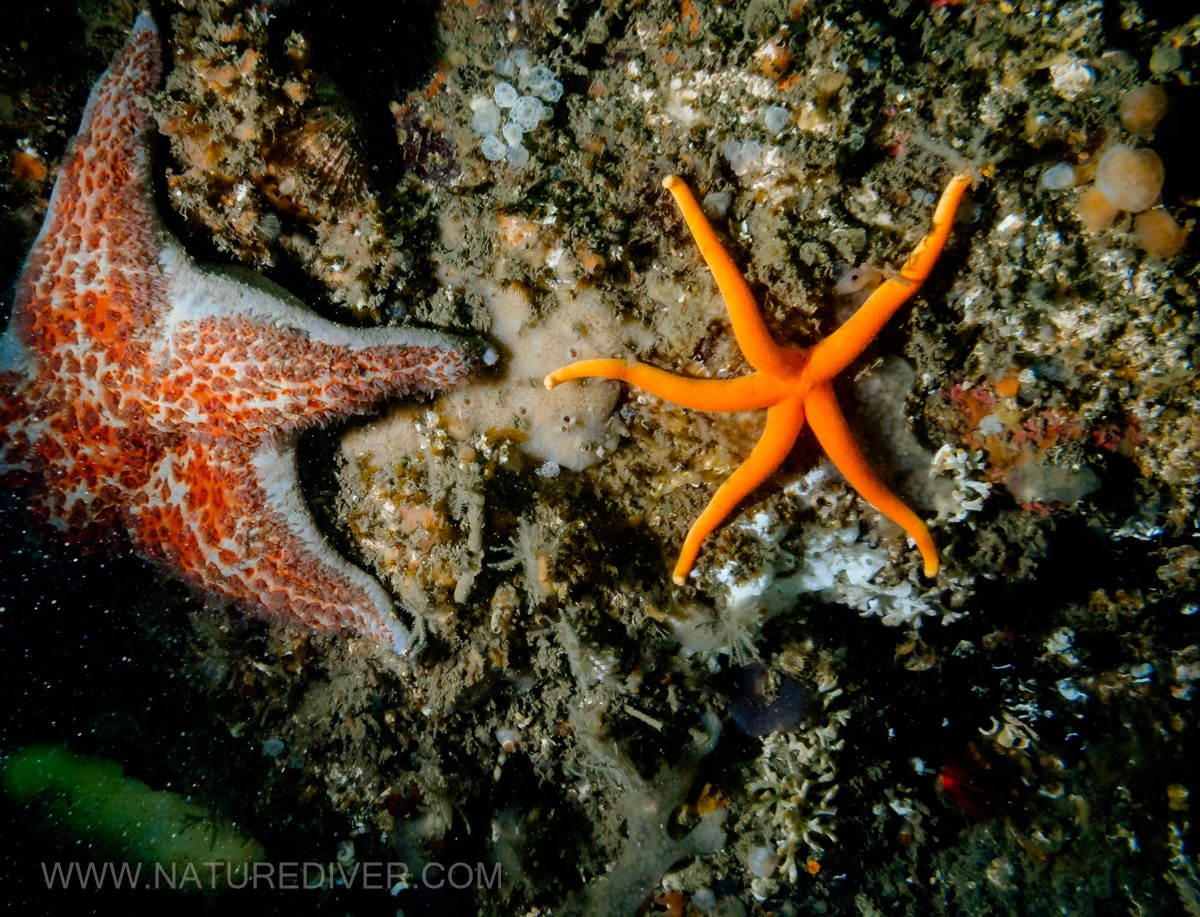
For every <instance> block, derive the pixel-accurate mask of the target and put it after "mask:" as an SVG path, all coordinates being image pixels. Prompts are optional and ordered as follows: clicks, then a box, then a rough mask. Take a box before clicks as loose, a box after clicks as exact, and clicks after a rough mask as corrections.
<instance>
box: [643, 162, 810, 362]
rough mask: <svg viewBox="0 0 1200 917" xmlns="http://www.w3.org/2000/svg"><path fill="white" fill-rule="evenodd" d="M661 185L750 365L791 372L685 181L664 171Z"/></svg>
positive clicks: (783, 351) (723, 247) (733, 265)
mask: <svg viewBox="0 0 1200 917" xmlns="http://www.w3.org/2000/svg"><path fill="white" fill-rule="evenodd" d="M663 187H664V188H666V189H667V190H668V191H670V192H671V195H672V196H673V197H674V198H675V203H676V204H678V205H679V212H680V213H681V214H683V219H684V221H685V222H686V223H687V225H688V229H689V230H691V233H692V238H693V239H695V240H696V245H698V246H699V247H700V255H701V257H703V258H704V263H705V264H707V265H708V267H709V270H711V271H712V275H713V279H715V280H716V281H717V289H719V290H720V291H721V297H722V298H723V299H724V300H725V307H726V308H727V309H728V310H729V320H730V322H732V324H733V334H734V337H736V338H737V342H738V346H739V347H741V349H742V353H743V354H745V356H746V359H747V360H748V361H749V363H750V365H751V366H753V367H754V368H755V369H757V370H759V371H760V372H764V373H769V374H771V375H774V376H785V375H787V374H788V373H791V372H794V371H795V369H796V367H795V366H794V365H793V363H792V361H790V360H789V359H788V356H787V352H786V351H785V350H783V349H782V348H780V347H779V345H777V344H776V343H775V341H774V340H773V339H772V338H771V335H770V332H768V331H767V326H766V323H765V322H763V320H762V315H761V314H760V313H759V310H758V303H757V302H755V301H754V294H753V293H751V292H750V286H749V285H748V284H747V283H746V281H745V279H744V278H743V277H742V272H741V271H739V270H738V268H737V265H736V264H734V263H733V259H732V258H730V257H729V252H727V251H726V250H725V246H724V245H722V244H721V240H720V239H718V238H717V234H716V233H715V232H713V228H712V226H711V225H710V224H709V222H708V218H707V217H706V216H705V215H704V211H703V210H702V209H701V208H700V204H699V203H697V201H696V198H695V197H694V196H693V195H692V191H691V189H690V188H688V186H687V183H686V182H685V181H684V180H683V179H682V178H680V177H679V176H678V175H668V176H667V177H666V178H664V179H663Z"/></svg>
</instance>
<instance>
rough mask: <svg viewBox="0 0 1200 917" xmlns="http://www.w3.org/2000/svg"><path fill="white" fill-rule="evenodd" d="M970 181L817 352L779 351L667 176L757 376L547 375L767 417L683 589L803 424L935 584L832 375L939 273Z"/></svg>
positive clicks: (566, 370)
mask: <svg viewBox="0 0 1200 917" xmlns="http://www.w3.org/2000/svg"><path fill="white" fill-rule="evenodd" d="M970 184H971V177H970V175H965V174H963V175H956V176H955V177H954V178H953V179H951V181H950V183H949V184H948V185H947V186H946V190H945V191H944V192H942V197H941V200H940V201H938V205H937V209H936V210H935V211H934V214H933V228H932V229H931V230H930V231H929V234H928V235H926V236H925V237H924V238H923V239H922V240H921V241H920V242H919V243H918V244H917V247H916V249H915V250H914V251H913V253H912V255H911V256H909V259H908V261H906V262H905V264H904V266H903V267H902V268H901V269H900V274H899V277H896V278H892V279H888V280H886V281H884V283H883V284H881V285H880V287H879V288H878V289H877V290H875V292H874V293H872V294H871V297H870V298H869V299H868V300H867V301H866V302H865V303H863V305H862V308H860V309H859V310H858V311H857V312H856V313H855V314H854V315H853V316H852V317H851V318H850V319H849V321H847V322H846V323H845V324H844V325H842V326H841V327H840V328H838V329H837V331H835V332H834V333H833V334H831V335H829V337H827V338H825V339H824V340H823V341H820V342H819V343H817V344H815V345H813V346H812V347H789V346H780V345H779V344H776V343H775V341H774V340H772V338H771V335H770V334H769V333H768V332H767V326H766V325H765V324H764V323H763V320H762V316H761V315H760V313H759V310H758V304H757V303H756V302H755V301H754V295H753V294H752V293H751V292H750V287H749V286H748V285H747V283H746V281H745V279H744V278H743V277H742V275H741V272H740V271H738V269H737V266H736V265H735V264H734V263H733V259H732V258H730V257H729V253H728V252H727V251H725V248H724V246H723V245H721V242H720V241H719V240H718V239H717V236H716V233H715V232H713V229H712V226H710V225H709V222H708V220H707V219H706V218H705V216H704V212H703V211H702V210H701V209H700V205H699V204H698V203H696V198H695V197H694V196H693V195H692V192H691V191H690V190H689V189H688V187H687V185H686V184H685V183H684V181H683V179H681V178H679V177H678V176H677V175H669V176H667V178H665V179H664V180H663V187H664V188H666V189H667V190H668V191H670V192H671V194H672V195H673V196H674V198H675V202H676V203H677V204H678V205H679V209H680V211H681V212H682V213H683V218H684V220H685V221H686V222H687V225H688V229H690V230H691V233H692V237H693V238H694V239H695V240H696V244H697V245H699V246H700V254H701V255H702V256H703V258H704V260H705V262H706V263H707V264H708V266H709V268H710V269H711V270H712V273H713V277H714V278H715V279H716V281H717V288H718V289H719V290H720V291H721V296H722V297H723V298H724V299H725V305H726V307H727V308H728V309H729V319H730V321H731V323H732V324H733V333H734V336H735V337H736V338H737V342H738V345H739V346H740V347H741V349H742V353H743V354H744V355H745V357H746V360H747V361H748V362H749V363H750V365H751V366H752V367H754V369H755V372H753V373H751V374H750V375H748V376H741V377H739V378H736V379H690V378H686V377H683V376H677V375H675V374H674V373H669V372H667V371H666V370H663V369H659V368H658V367H655V366H650V365H648V364H646V363H637V362H632V363H631V362H628V361H625V360H579V361H578V362H575V363H571V364H569V365H567V366H564V367H562V368H561V369H558V370H556V371H554V372H552V373H551V374H550V375H548V376H547V377H546V387H547V388H553V387H554V386H556V385H558V384H559V383H561V382H567V381H569V380H571V379H583V378H590V377H599V378H604V379H620V380H622V381H625V382H630V383H632V384H634V385H636V386H638V387H640V388H643V389H645V390H646V391H648V392H651V393H652V394H655V395H658V396H659V397H660V398H665V399H667V400H668V401H673V402H674V403H676V404H680V405H683V406H684V407H689V408H698V409H700V410H703V411H747V410H761V409H763V408H765V409H766V411H767V425H766V429H764V430H763V434H762V437H761V438H760V439H759V441H758V444H757V445H756V446H755V447H754V449H753V450H752V451H751V453H750V455H749V456H748V457H747V458H746V461H745V462H743V463H742V464H741V466H740V467H739V468H738V469H737V470H736V471H735V472H734V473H733V474H732V475H730V476H729V479H728V480H727V481H725V483H724V484H722V485H721V486H720V488H719V489H718V490H717V492H716V494H715V495H714V496H713V498H712V500H711V501H710V502H709V504H708V506H707V507H706V508H705V510H704V512H702V513H701V514H700V517H699V518H698V519H697V520H696V521H695V523H693V525H692V527H691V529H690V530H689V531H688V534H687V538H686V539H684V542H683V549H682V550H681V551H680V552H679V561H678V562H677V563H676V564H675V570H674V572H673V574H672V577H673V579H674V580H675V582H676V583H678V584H682V583H683V582H684V580H685V579H686V578H687V575H688V573H689V572H690V571H691V569H692V567H693V566H694V565H695V563H696V556H697V555H698V554H699V552H700V544H701V542H703V541H704V539H705V538H706V537H708V535H709V533H711V532H712V531H713V529H715V528H716V527H717V526H718V525H720V524H721V522H722V521H723V520H724V519H725V517H727V516H728V515H729V514H730V513H731V512H732V511H733V509H734V507H736V506H737V504H738V502H739V501H741V499H742V498H743V497H745V496H746V495H747V494H749V493H750V491H752V490H754V488H756V487H757V486H758V485H759V484H761V483H762V482H763V481H764V480H766V478H767V477H768V476H769V475H770V474H771V473H772V472H773V471H775V469H777V468H778V467H779V466H780V464H781V463H782V462H783V460H784V459H785V458H786V457H787V455H788V453H789V452H790V451H791V449H792V445H793V444H794V443H795V442H796V437H797V436H799V434H800V431H801V430H802V429H803V427H804V421H805V418H807V419H808V423H809V426H811V427H812V430H813V433H814V434H815V435H816V437H817V441H818V442H819V443H820V444H821V446H822V448H823V449H824V450H825V452H826V453H827V454H828V456H829V458H830V460H831V461H832V462H833V463H834V465H836V466H837V467H838V470H839V471H841V472H842V474H843V475H845V477H846V480H847V481H849V482H850V486H851V487H853V488H854V489H855V490H857V491H858V493H859V494H860V495H861V496H862V497H863V499H865V500H867V502H869V503H871V504H872V505H873V506H874V507H875V508H876V509H878V510H879V511H880V512H881V513H883V514H884V515H885V516H887V517H888V518H889V519H891V520H892V521H893V522H895V523H896V524H897V525H899V526H900V527H901V528H903V529H904V531H906V532H907V533H908V534H909V535H910V536H911V537H912V539H913V540H914V541H915V542H916V543H917V548H918V549H919V550H920V551H921V555H922V557H924V559H925V575H926V576H930V577H932V576H936V575H937V571H938V566H939V561H938V553H937V548H936V547H935V546H934V543H933V538H932V537H930V534H929V529H928V528H927V527H926V526H925V523H924V522H922V521H921V520H920V519H919V518H918V517H917V515H916V513H914V512H913V511H912V510H911V509H909V508H908V507H907V506H905V505H904V503H903V502H901V500H900V498H899V497H897V496H896V495H895V494H893V493H892V492H891V491H890V490H888V488H887V486H886V485H885V484H884V483H883V481H881V480H880V479H879V477H878V475H876V474H875V472H874V471H873V470H872V469H871V466H870V465H869V464H868V463H867V459H866V457H865V456H864V455H863V454H862V451H861V450H860V449H859V448H858V445H857V443H855V441H854V438H853V436H852V435H851V434H850V428H849V426H848V425H847V423H846V418H845V417H843V416H842V411H841V409H840V408H839V407H838V403H837V398H836V397H835V396H834V393H833V382H832V380H833V377H834V376H835V375H837V374H838V373H839V372H841V371H842V370H843V369H845V368H846V367H847V366H848V365H849V364H850V363H851V362H852V361H853V360H854V359H855V358H856V357H857V356H858V355H859V354H861V353H862V352H863V350H865V349H866V347H867V345H868V344H870V342H871V341H872V339H874V337H875V335H877V334H878V333H879V331H880V329H881V328H883V326H884V325H885V324H886V323H887V320H888V319H889V318H891V317H892V315H893V314H894V313H895V312H896V310H897V309H899V308H900V307H901V306H902V305H904V303H906V302H907V301H908V300H909V299H910V298H911V297H912V295H913V294H914V293H916V291H917V289H918V288H919V287H920V286H921V284H922V283H923V282H924V281H925V278H927V277H928V276H929V272H930V271H931V270H932V269H933V265H934V262H935V261H937V258H938V255H940V254H941V252H942V249H943V248H944V247H945V245H946V239H947V238H948V237H949V235H950V226H951V224H952V223H953V222H954V214H955V212H956V210H957V209H958V204H959V201H960V200H961V199H962V196H963V192H965V191H966V189H967V187H968V186H969V185H970Z"/></svg>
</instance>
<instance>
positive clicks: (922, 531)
mask: <svg viewBox="0 0 1200 917" xmlns="http://www.w3.org/2000/svg"><path fill="white" fill-rule="evenodd" d="M804 404H805V407H806V408H807V409H808V423H809V426H811V427H812V431H813V435H814V436H816V438H817V442H819V443H820V444H821V448H822V449H824V450H825V453H826V455H828V456H829V460H830V461H831V462H833V464H834V465H835V466H837V469H838V471H840V472H841V473H842V475H843V476H844V477H845V478H846V481H847V482H848V483H849V484H850V486H851V487H853V488H854V489H855V490H856V491H857V492H858V494H859V496H861V497H862V498H863V499H864V500H866V501H867V502H868V503H870V504H871V505H872V506H874V507H875V508H876V509H877V510H879V512H881V513H883V515H885V516H887V517H888V518H889V519H891V520H892V521H893V522H895V523H896V524H897V525H898V526H900V527H901V528H902V529H904V531H905V532H907V533H908V536H909V537H910V538H912V540H913V541H914V542H915V543H916V545H917V549H918V550H919V551H920V552H921V557H922V558H923V559H924V562H925V575H926V576H928V577H930V578H932V577H934V576H936V575H937V572H938V568H939V567H940V561H939V560H938V551H937V546H936V545H935V544H934V542H933V536H932V535H930V534H929V528H928V526H926V525H925V523H924V522H923V521H922V520H921V518H920V517H919V516H917V514H916V513H914V512H913V511H912V510H911V509H909V508H908V506H907V505H906V504H905V503H904V502H903V501H901V499H900V498H899V497H897V496H896V495H895V494H894V493H892V492H891V490H889V489H888V486H887V485H886V484H884V483H883V481H882V480H881V479H880V478H879V476H878V475H877V474H876V473H875V471H874V469H872V468H871V466H870V464H869V463H868V462H867V459H866V456H864V455H863V453H862V450H861V449H859V447H858V444H857V443H856V442H855V441H854V436H853V434H851V432H850V426H849V424H847V423H846V418H845V416H844V415H843V414H842V411H841V408H839V407H838V403H837V398H836V397H835V395H834V393H833V386H832V384H831V383H829V382H825V383H823V384H821V385H818V386H816V387H814V388H813V389H812V391H811V392H809V394H808V395H807V397H806V398H805V399H804Z"/></svg>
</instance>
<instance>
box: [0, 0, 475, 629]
mask: <svg viewBox="0 0 1200 917" xmlns="http://www.w3.org/2000/svg"><path fill="white" fill-rule="evenodd" d="M161 71H162V61H161V49H160V43H159V37H158V31H157V29H156V28H155V25H154V22H153V20H152V19H151V18H150V17H149V16H148V15H147V14H146V13H142V14H141V15H140V16H138V18H137V22H136V23H135V24H134V27H133V30H132V32H131V34H130V36H129V39H128V41H127V43H126V45H125V47H124V48H123V49H122V50H121V51H119V52H118V53H117V55H116V57H115V58H114V59H113V62H112V64H111V65H110V67H109V69H108V70H107V71H106V72H105V73H104V74H103V75H102V76H101V77H100V79H99V80H98V81H97V83H96V85H95V87H94V88H93V90H92V94H91V98H90V99H89V100H88V104H87V108H86V109H85V110H84V114H83V122H82V124H81V125H80V128H79V133H78V135H77V136H76V138H75V139H74V141H73V142H72V143H71V146H70V148H69V149H68V151H67V154H66V157H65V160H64V165H63V167H62V170H61V172H60V174H59V176H58V179H57V181H56V183H55V186H54V191H53V194H52V196H51V198H50V204H49V209H48V212H47V214H46V220H45V223H44V224H43V225H42V229H41V232H40V233H39V234H38V236H37V239H36V240H35V241H34V243H33V248H32V249H31V251H30V253H29V258H28V260H27V262H26V264H25V267H24V270H23V272H22V274H21V276H20V279H19V280H18V283H17V291H16V301H15V304H14V306H13V313H12V319H11V321H10V323H9V326H8V329H7V331H6V333H5V334H4V335H3V337H0V431H3V432H2V433H0V482H3V483H5V484H8V485H10V486H16V485H22V484H24V485H28V487H29V492H30V493H31V497H30V502H31V504H32V507H33V509H34V510H35V511H36V512H37V513H38V514H39V515H40V516H41V517H42V518H43V519H45V520H46V521H48V522H49V523H50V524H51V525H52V526H54V527H55V528H57V529H59V530H61V531H62V532H63V534H64V536H65V538H66V540H67V541H68V542H76V543H79V542H85V541H90V540H92V539H94V538H95V537H96V536H103V535H106V534H108V533H110V532H112V531H114V530H124V531H125V532H127V533H128V535H129V538H130V539H131V541H132V543H133V546H134V548H135V550H136V551H137V552H138V553H139V554H141V555H142V556H144V557H146V558H149V559H151V560H153V561H156V562H158V563H159V564H160V565H162V566H163V567H164V568H165V569H166V570H168V571H170V572H171V573H173V574H175V575H177V576H179V577H181V578H182V579H184V580H186V581H187V582H189V583H191V584H192V585H193V586H195V587H198V588H199V589H201V590H203V591H205V592H207V593H212V594H215V595H218V596H222V597H225V598H226V599H231V600H233V601H234V602H236V603H238V604H239V605H241V606H244V607H247V608H250V609H253V610H257V611H260V612H263V613H265V614H267V615H268V616H271V617H275V618H278V619H281V620H285V621H291V622H294V623H298V624H301V625H305V626H307V627H310V628H312V629H314V630H318V631H328V632H342V631H345V632H352V633H357V634H361V635H363V636H366V637H370V638H372V639H375V640H378V641H381V642H384V643H386V644H389V645H391V646H393V647H394V648H395V649H396V651H397V652H404V651H405V650H406V649H407V648H408V647H409V645H410V643H411V640H412V634H411V633H410V632H409V630H408V628H406V627H405V626H404V624H402V623H401V621H400V620H399V618H398V617H397V615H396V613H395V611H394V609H393V607H392V603H391V601H390V599H389V598H388V596H387V594H386V593H385V592H384V590H383V589H382V588H381V586H380V585H379V584H378V583H377V582H376V581H375V580H374V579H372V578H371V577H370V576H368V575H367V574H366V573H365V572H364V571H362V570H360V569H358V568H357V567H355V566H354V565H352V564H350V563H349V562H348V561H346V560H345V559H344V558H342V557H340V556H338V555H337V554H336V553H335V552H334V551H332V550H331V549H330V547H329V546H328V544H327V543H326V541H325V539H324V538H323V537H322V535H321V533H320V532H319V531H318V529H317V528H316V526H315V524H314V523H313V520H312V517H311V516H310V514H309V512H308V509H307V507H306V505H305V503H304V500H303V498H302V496H301V493H300V489H299V487H298V484H297V479H296V451H295V447H296V442H297V440H298V438H299V436H300V433H301V431H302V430H304V429H305V428H307V427H312V426H315V425H319V424H324V423H327V422H329V421H331V420H334V419H337V418H341V417H346V416H348V415H350V414H352V413H355V412H357V411H361V410H363V409H365V408H368V407H369V406H371V405H372V404H375V403H376V402H378V401H380V400H381V399H383V398H386V397H388V396H392V395H404V394H407V393H409V392H412V391H424V392H432V391H435V390H437V389H440V388H443V387H445V386H448V385H451V384H453V383H455V382H457V381H459V380H460V379H462V378H463V376H464V375H465V374H466V372H467V370H468V368H469V365H470V363H471V362H472V359H473V357H474V355H475V354H474V348H473V346H472V342H470V341H467V340H463V339H458V338H454V337H450V336H448V335H443V334H438V333H436V332H433V331H421V330H413V329H382V328H375V329H354V328H346V327H343V326H340V325H336V324H334V323H332V322H329V321H326V320H324V319H322V318H320V317H318V316H317V315H315V314H314V313H312V312H310V311H308V310H307V309H305V308H304V306H303V305H302V304H301V303H300V302H299V301H297V300H296V299H295V298H293V297H291V296H289V295H288V294H287V293H285V292H284V291H283V290H281V289H279V288H278V287H275V286H274V285H272V284H269V283H268V282H267V281H265V280H263V279H262V278H258V277H255V276H249V275H241V274H239V275H236V276H235V275H233V274H230V273H225V272H221V271H219V270H217V269H215V268H205V267H200V266H198V265H197V264H196V263H195V262H193V261H192V259H191V258H190V257H189V256H188V255H187V253H186V252H185V251H184V250H183V247H182V245H181V244H180V243H179V241H178V240H177V239H175V238H174V237H173V236H172V235H171V234H170V233H169V232H168V231H167V230H166V229H165V228H164V227H163V225H162V224H161V222H160V220H159V217H158V214H157V212H156V209H155V206H154V200H153V187H152V184H153V183H152V179H151V172H150V152H149V143H150V136H151V133H152V132H151V123H152V122H151V116H150V113H149V111H148V110H147V108H146V105H145V103H144V99H145V97H146V96H147V95H148V94H149V93H151V92H153V91H154V90H155V89H156V87H157V86H158V83H159V79H160V76H161Z"/></svg>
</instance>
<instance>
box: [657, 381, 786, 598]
mask: <svg viewBox="0 0 1200 917" xmlns="http://www.w3.org/2000/svg"><path fill="white" fill-rule="evenodd" d="M803 427H804V403H803V402H802V401H801V400H800V399H799V398H790V399H788V400H786V401H783V402H781V403H779V404H777V405H775V406H774V407H772V408H768V409H767V425H766V427H765V429H764V430H763V434H762V436H761V437H760V438H759V440H758V443H757V444H756V445H755V446H754V449H753V450H751V452H750V455H748V456H747V457H746V461H744V462H742V464H741V465H740V466H739V467H738V469H737V471H735V472H734V473H733V474H731V475H730V476H729V478H728V480H726V481H725V483H724V484H722V485H721V486H720V487H719V488H718V489H717V492H716V493H715V494H713V498H712V500H710V501H709V503H708V506H706V507H705V508H704V512H702V513H701V514H700V518H698V519H697V520H696V521H695V522H694V523H693V524H692V527H691V528H690V529H688V533H687V538H685V539H684V541H683V548H682V549H681V550H680V552H679V560H678V561H677V562H676V564H675V570H674V572H673V573H672V574H671V578H672V579H673V580H674V581H675V583H676V584H677V585H683V583H684V581H685V580H686V579H687V575H688V573H690V572H691V570H692V567H693V566H694V565H695V563H696V557H697V555H698V554H699V553H700V544H701V542H703V541H704V539H705V538H707V537H708V536H709V535H710V534H711V533H712V530H713V529H715V528H716V527H717V526H718V525H720V524H721V523H722V522H724V521H725V518H726V517H727V516H728V515H729V514H730V513H732V512H733V511H734V509H735V508H736V507H737V505H738V503H740V502H741V500H742V498H743V497H745V496H746V495H747V494H749V493H750V491H752V490H754V488H756V487H757V486H758V485H759V484H761V483H762V482H763V481H765V480H766V479H767V478H768V477H769V476H770V474H771V473H772V472H773V471H775V469H776V468H778V467H779V466H780V465H781V464H782V463H783V460H784V459H785V458H787V455H788V453H789V452H790V451H791V450H792V446H793V445H794V444H795V442H796V437H797V436H799V435H800V430H801V429H802V428H803Z"/></svg>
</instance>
